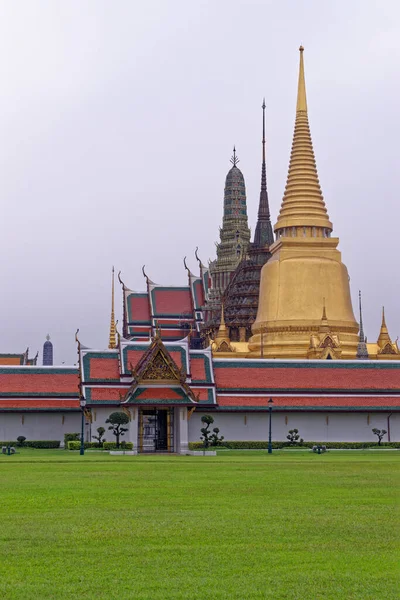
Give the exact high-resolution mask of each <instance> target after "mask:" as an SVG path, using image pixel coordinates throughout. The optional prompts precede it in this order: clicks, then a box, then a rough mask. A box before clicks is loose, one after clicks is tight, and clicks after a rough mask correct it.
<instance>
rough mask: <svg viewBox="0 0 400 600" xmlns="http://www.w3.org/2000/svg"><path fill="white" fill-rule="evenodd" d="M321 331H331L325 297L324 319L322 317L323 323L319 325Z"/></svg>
mask: <svg viewBox="0 0 400 600" xmlns="http://www.w3.org/2000/svg"><path fill="white" fill-rule="evenodd" d="M319 331H320V333H328V332H329V331H330V327H329V323H328V318H327V316H326V305H325V298H324V300H323V308H322V319H321V324H320V326H319Z"/></svg>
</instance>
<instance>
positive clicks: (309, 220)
mask: <svg viewBox="0 0 400 600" xmlns="http://www.w3.org/2000/svg"><path fill="white" fill-rule="evenodd" d="M299 50H300V68H299V82H298V89H297V105H296V122H295V128H294V136H293V143H292V152H291V156H290V163H289V172H288V177H287V181H286V188H285V193H284V196H283V200H282V205H281V210H280V213H279V216H278V221H277V223H276V225H275V231H276V232H279V233H278V236H279V235H284V236H293V237H294V236H306V237H311V236H316V235H317V234H316V232H315V231H314V232H313V231H312V228H313V227H315V228H322V229H325V234H324V235H328V233H329V234H330V232H331V231H332V223H331V222H330V221H329V216H328V213H327V210H326V206H325V202H324V199H323V196H322V192H321V187H320V185H319V180H318V173H317V166H316V163H315V157H314V150H313V146H312V140H311V134H310V127H309V124H308V113H307V96H306V84H305V78H304V61H303V52H304V48H303V46H300V48H299ZM304 228H306V229H304ZM307 228H308V229H307ZM318 237H319V235H318Z"/></svg>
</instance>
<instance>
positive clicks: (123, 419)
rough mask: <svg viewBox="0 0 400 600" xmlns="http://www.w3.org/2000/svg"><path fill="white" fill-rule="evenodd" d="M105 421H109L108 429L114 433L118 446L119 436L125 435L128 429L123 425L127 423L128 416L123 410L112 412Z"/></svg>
mask: <svg viewBox="0 0 400 600" xmlns="http://www.w3.org/2000/svg"><path fill="white" fill-rule="evenodd" d="M106 423H110V426H109V428H108V429H109V430H111V431H112V433H113V435H115V440H116V444H117V448H119V440H120V437H122V436H123V435H125V433H126V432H127V431H128V427H123V425H127V424H128V423H129V417H128V415H126V414H125V413H124V412H113V413H111V415H110V416H109V417H108V419H107V420H106Z"/></svg>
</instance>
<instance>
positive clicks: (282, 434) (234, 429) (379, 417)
mask: <svg viewBox="0 0 400 600" xmlns="http://www.w3.org/2000/svg"><path fill="white" fill-rule="evenodd" d="M204 414H211V415H212V416H213V417H214V424H213V425H212V427H210V428H211V429H212V428H213V427H218V428H219V430H220V433H219V435H223V436H224V438H225V439H226V440H231V441H263V440H268V420H269V416H268V414H266V413H260V412H247V413H246V412H243V413H242V412H232V413H222V412H221V413H218V412H211V411H210V412H209V413H207V412H206V411H204V412H197V411H196V412H194V413H193V415H192V416H191V418H190V421H189V441H191V442H195V441H199V439H200V435H201V433H200V429H201V428H202V427H203V425H202V423H201V417H202V416H203V415H204ZM389 414H390V413H389V412H379V413H377V412H375V413H373V412H370V413H367V412H311V411H310V412H299V411H298V412H274V411H273V412H272V439H273V440H275V441H284V440H286V436H287V434H288V431H289V429H298V430H299V434H300V437H302V438H303V439H304V441H313V442H374V441H375V442H376V441H377V437H376V435H374V434H373V433H372V429H373V428H374V427H377V428H378V429H386V430H387V429H388V427H387V419H388V416H389ZM390 433H391V435H390V440H391V441H392V442H400V414H398V413H393V414H392V416H391V417H390ZM383 441H388V437H387V435H386V436H385V437H384V438H383Z"/></svg>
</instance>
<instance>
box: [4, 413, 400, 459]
mask: <svg viewBox="0 0 400 600" xmlns="http://www.w3.org/2000/svg"><path fill="white" fill-rule="evenodd" d="M133 411H134V409H131V412H132V420H131V422H130V423H129V431H128V432H127V433H126V434H125V436H124V437H123V438H122V439H124V440H125V441H127V442H128V441H129V442H133V443H134V446H135V447H136V445H137V426H138V410H137V409H136V411H135V412H134V414H133ZM111 412H113V409H112V408H108V407H107V408H103V407H98V408H96V410H95V413H96V415H95V418H94V419H93V422H92V423H91V424H87V425H86V427H85V429H86V432H85V439H86V440H89V439H92V438H91V435H92V434H93V433H96V429H97V427H104V428H105V429H106V433H105V438H106V440H107V441H115V438H114V436H113V435H112V433H111V432H110V431H108V425H107V424H106V419H107V418H108V417H109V415H110V413H111ZM203 414H206V413H205V412H203V413H200V412H194V413H193V414H192V416H191V418H190V420H189V422H188V425H189V441H198V440H199V439H200V429H201V427H202V424H201V420H200V419H201V417H202V415H203ZM388 415H389V413H386V412H385V413H372V412H371V413H366V412H359V413H348V412H346V413H344V412H343V413H336V412H335V413H322V412H309V413H307V412H293V413H289V412H288V413H282V412H273V413H272V439H273V440H276V441H283V440H285V439H286V435H287V432H288V431H289V429H294V428H297V429H298V430H299V433H300V436H301V437H302V438H304V440H306V441H307V440H308V441H323V442H329V441H333V442H340V441H346V442H366V441H376V440H377V438H376V436H375V435H374V434H373V433H372V429H373V428H374V427H377V428H378V429H386V430H387V429H388V426H387V418H388ZM22 417H23V421H24V422H23V423H22ZM63 417H64V422H63ZM213 417H214V425H213V427H219V429H220V435H223V436H224V437H225V439H226V440H238V441H239V440H242V441H251V440H260V441H262V440H267V439H268V414H266V413H255V412H248V413H213ZM368 421H369V422H368ZM182 424H185V422H183V423H182ZM175 426H176V429H175V444H176V449H179V446H180V445H181V444H182V443H183V444H185V439H184V437H185V436H183V437H182V439H181V432H180V427H181V423H180V418H179V409H177V412H176V415H175ZM80 429H81V414H80V413H78V412H77V413H69V412H66V413H61V412H60V413H43V412H41V413H0V441H6V440H15V439H16V438H17V437H18V436H19V435H24V436H25V437H26V438H27V439H28V440H60V442H61V444H63V443H64V434H65V433H74V432H76V433H79V432H80ZM390 432H391V441H392V442H400V414H398V413H393V414H392V416H391V418H390ZM387 439H388V437H387V435H386V436H385V437H384V441H387ZM93 441H94V440H93Z"/></svg>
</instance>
